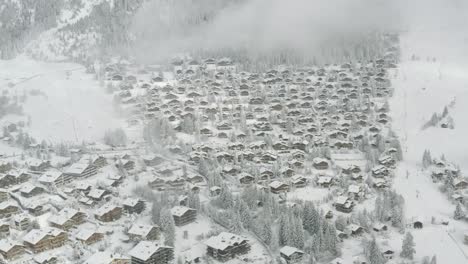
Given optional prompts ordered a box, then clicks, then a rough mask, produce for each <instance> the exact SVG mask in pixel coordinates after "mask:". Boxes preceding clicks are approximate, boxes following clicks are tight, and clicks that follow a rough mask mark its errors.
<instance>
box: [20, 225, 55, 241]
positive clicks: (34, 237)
mask: <svg viewBox="0 0 468 264" xmlns="http://www.w3.org/2000/svg"><path fill="white" fill-rule="evenodd" d="M61 233H62V231H61V230H59V229H57V228H53V227H47V228H42V229H40V230H39V229H33V230H31V231H29V233H27V234H26V235H25V236H24V237H23V241H24V242H28V243H30V244H33V245H35V244H37V243H38V242H39V241H41V240H42V239H43V238H44V237H46V236H48V235H50V236H54V237H55V236H58V235H60V234H61Z"/></svg>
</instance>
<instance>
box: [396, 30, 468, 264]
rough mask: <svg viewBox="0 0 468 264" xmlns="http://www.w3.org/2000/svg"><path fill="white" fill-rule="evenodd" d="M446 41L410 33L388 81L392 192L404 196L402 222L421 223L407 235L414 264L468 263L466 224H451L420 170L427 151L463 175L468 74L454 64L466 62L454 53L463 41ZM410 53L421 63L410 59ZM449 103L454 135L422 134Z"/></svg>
mask: <svg viewBox="0 0 468 264" xmlns="http://www.w3.org/2000/svg"><path fill="white" fill-rule="evenodd" d="M439 33H440V32H439ZM447 35H448V34H447ZM449 36H450V37H449V38H448V37H447V38H445V37H446V36H445V34H444V36H442V35H441V34H437V33H431V32H428V31H412V32H409V33H406V34H403V36H402V38H401V48H402V62H401V64H400V68H399V69H398V71H397V72H396V73H395V80H394V81H393V84H394V86H395V94H394V97H393V98H392V99H391V110H392V118H393V127H394V129H395V131H396V132H397V133H398V135H399V136H400V138H401V140H402V145H403V148H404V156H405V157H404V159H405V160H404V162H403V163H401V164H400V166H399V168H398V170H397V173H396V175H397V177H396V179H395V185H394V187H395V189H396V190H397V191H398V192H399V193H400V194H402V195H403V196H404V197H405V201H406V218H407V219H408V220H412V219H414V218H416V217H419V218H422V219H423V221H424V224H425V227H424V229H422V230H417V231H416V230H413V231H412V233H413V235H414V238H415V242H416V255H417V259H421V258H422V257H423V256H427V255H431V256H432V255H434V254H436V255H437V260H438V263H453V264H463V263H468V258H467V256H468V246H467V245H464V244H463V233H464V232H465V231H466V230H468V224H466V223H462V222H458V221H455V220H453V211H454V208H455V206H454V205H453V204H452V203H451V202H450V201H449V200H448V199H447V197H446V196H445V195H444V194H442V193H441V192H439V190H438V189H437V185H436V184H434V183H433V182H432V181H431V179H430V178H429V177H427V175H424V174H423V173H422V172H421V171H420V163H421V160H422V154H423V151H424V150H425V149H429V150H430V151H431V153H432V154H433V157H434V156H437V157H438V156H440V155H441V154H444V155H445V156H446V157H447V159H448V160H450V161H453V162H454V163H455V164H458V165H460V167H461V170H462V174H464V175H466V172H467V169H468V156H467V155H466V147H467V144H466V141H465V140H464V139H465V136H466V135H467V134H468V123H467V122H466V121H467V119H466V113H467V112H468V109H467V107H468V106H467V104H466V102H468V75H466V74H464V72H467V70H468V65H463V64H462V63H461V62H460V60H459V59H460V58H463V57H465V55H464V53H465V51H462V50H457V47H456V46H455V44H454V43H457V41H458V40H460V41H462V40H463V39H465V38H466V36H463V35H461V34H450V35H449ZM460 43H463V42H460ZM458 51H460V54H458V56H457V54H456V53H457V52H458ZM413 54H415V55H416V56H418V57H420V59H419V60H416V61H414V60H411V59H410V57H411V56H412V55H413ZM434 57H435V59H436V60H435V61H434V60H433V59H432V58H434ZM454 99H455V102H456V103H455V105H454V107H452V108H449V113H450V115H451V116H452V117H453V119H454V121H455V129H454V130H450V129H443V128H429V129H426V130H421V127H422V126H423V124H424V122H426V121H427V120H429V118H430V117H431V115H432V113H434V112H437V113H441V112H442V110H443V108H444V106H446V105H449V104H450V103H451V102H452V101H454ZM407 173H408V175H409V176H408V178H407V177H406V175H407ZM431 217H435V218H436V219H450V224H449V226H448V227H447V226H443V225H432V224H431ZM393 242H394V243H395V244H396V245H394V248H401V240H400V241H398V240H396V239H395V240H393Z"/></svg>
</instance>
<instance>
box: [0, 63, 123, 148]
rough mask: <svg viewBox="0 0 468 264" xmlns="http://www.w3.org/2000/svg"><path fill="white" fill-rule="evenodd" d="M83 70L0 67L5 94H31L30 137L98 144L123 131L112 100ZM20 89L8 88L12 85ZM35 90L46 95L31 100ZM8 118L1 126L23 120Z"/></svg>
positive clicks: (48, 65) (27, 105)
mask: <svg viewBox="0 0 468 264" xmlns="http://www.w3.org/2000/svg"><path fill="white" fill-rule="evenodd" d="M84 71H85V69H84V67H83V66H80V65H78V64H73V63H48V62H38V61H33V60H31V59H29V58H27V57H25V56H20V57H18V58H16V59H14V60H10V61H0V89H10V93H14V94H17V95H19V96H21V95H23V94H26V95H27V100H26V101H25V103H24V105H23V109H24V114H25V117H30V120H31V125H30V127H28V128H27V131H28V132H29V133H30V134H31V135H32V136H33V137H34V138H36V139H38V140H39V141H40V140H42V139H45V140H46V141H52V142H61V141H67V142H76V143H81V142H82V141H88V142H89V141H91V142H92V141H96V140H99V139H102V137H103V135H104V132H105V131H106V130H107V129H112V128H116V127H119V126H121V125H122V124H121V120H119V119H118V118H117V117H116V116H115V114H114V110H113V104H112V96H110V95H108V94H106V93H105V92H104V89H103V88H101V87H99V84H98V82H97V81H96V80H94V77H93V75H91V74H85V72H84ZM12 83H13V84H15V85H14V87H8V84H12ZM32 90H39V91H41V93H42V94H40V95H35V96H33V95H31V94H30V93H31V91H32ZM25 117H17V116H7V117H6V118H4V119H3V120H1V121H5V120H8V121H14V120H15V118H17V119H21V120H24V119H25Z"/></svg>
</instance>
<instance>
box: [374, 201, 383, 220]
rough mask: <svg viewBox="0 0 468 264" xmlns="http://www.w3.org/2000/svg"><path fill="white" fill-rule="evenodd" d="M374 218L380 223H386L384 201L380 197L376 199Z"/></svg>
mask: <svg viewBox="0 0 468 264" xmlns="http://www.w3.org/2000/svg"><path fill="white" fill-rule="evenodd" d="M374 216H375V218H376V219H377V220H378V221H384V218H385V209H384V208H383V201H382V198H381V197H380V196H378V197H377V198H376V199H375V205H374Z"/></svg>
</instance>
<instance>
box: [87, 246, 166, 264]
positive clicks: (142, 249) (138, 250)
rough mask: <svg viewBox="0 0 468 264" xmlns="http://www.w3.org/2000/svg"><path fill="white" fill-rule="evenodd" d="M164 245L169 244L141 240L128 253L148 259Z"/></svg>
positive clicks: (138, 257)
mask: <svg viewBox="0 0 468 264" xmlns="http://www.w3.org/2000/svg"><path fill="white" fill-rule="evenodd" d="M162 247H166V248H167V246H160V245H159V244H158V243H156V242H152V241H141V242H140V243H138V245H136V246H135V247H134V248H132V249H131V250H130V251H129V252H128V254H129V255H130V256H132V257H135V258H137V259H141V260H144V261H146V260H148V259H149V258H150V257H151V256H152V255H153V254H154V253H156V252H157V251H158V250H159V249H160V248H162ZM93 264H94V263H93Z"/></svg>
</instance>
